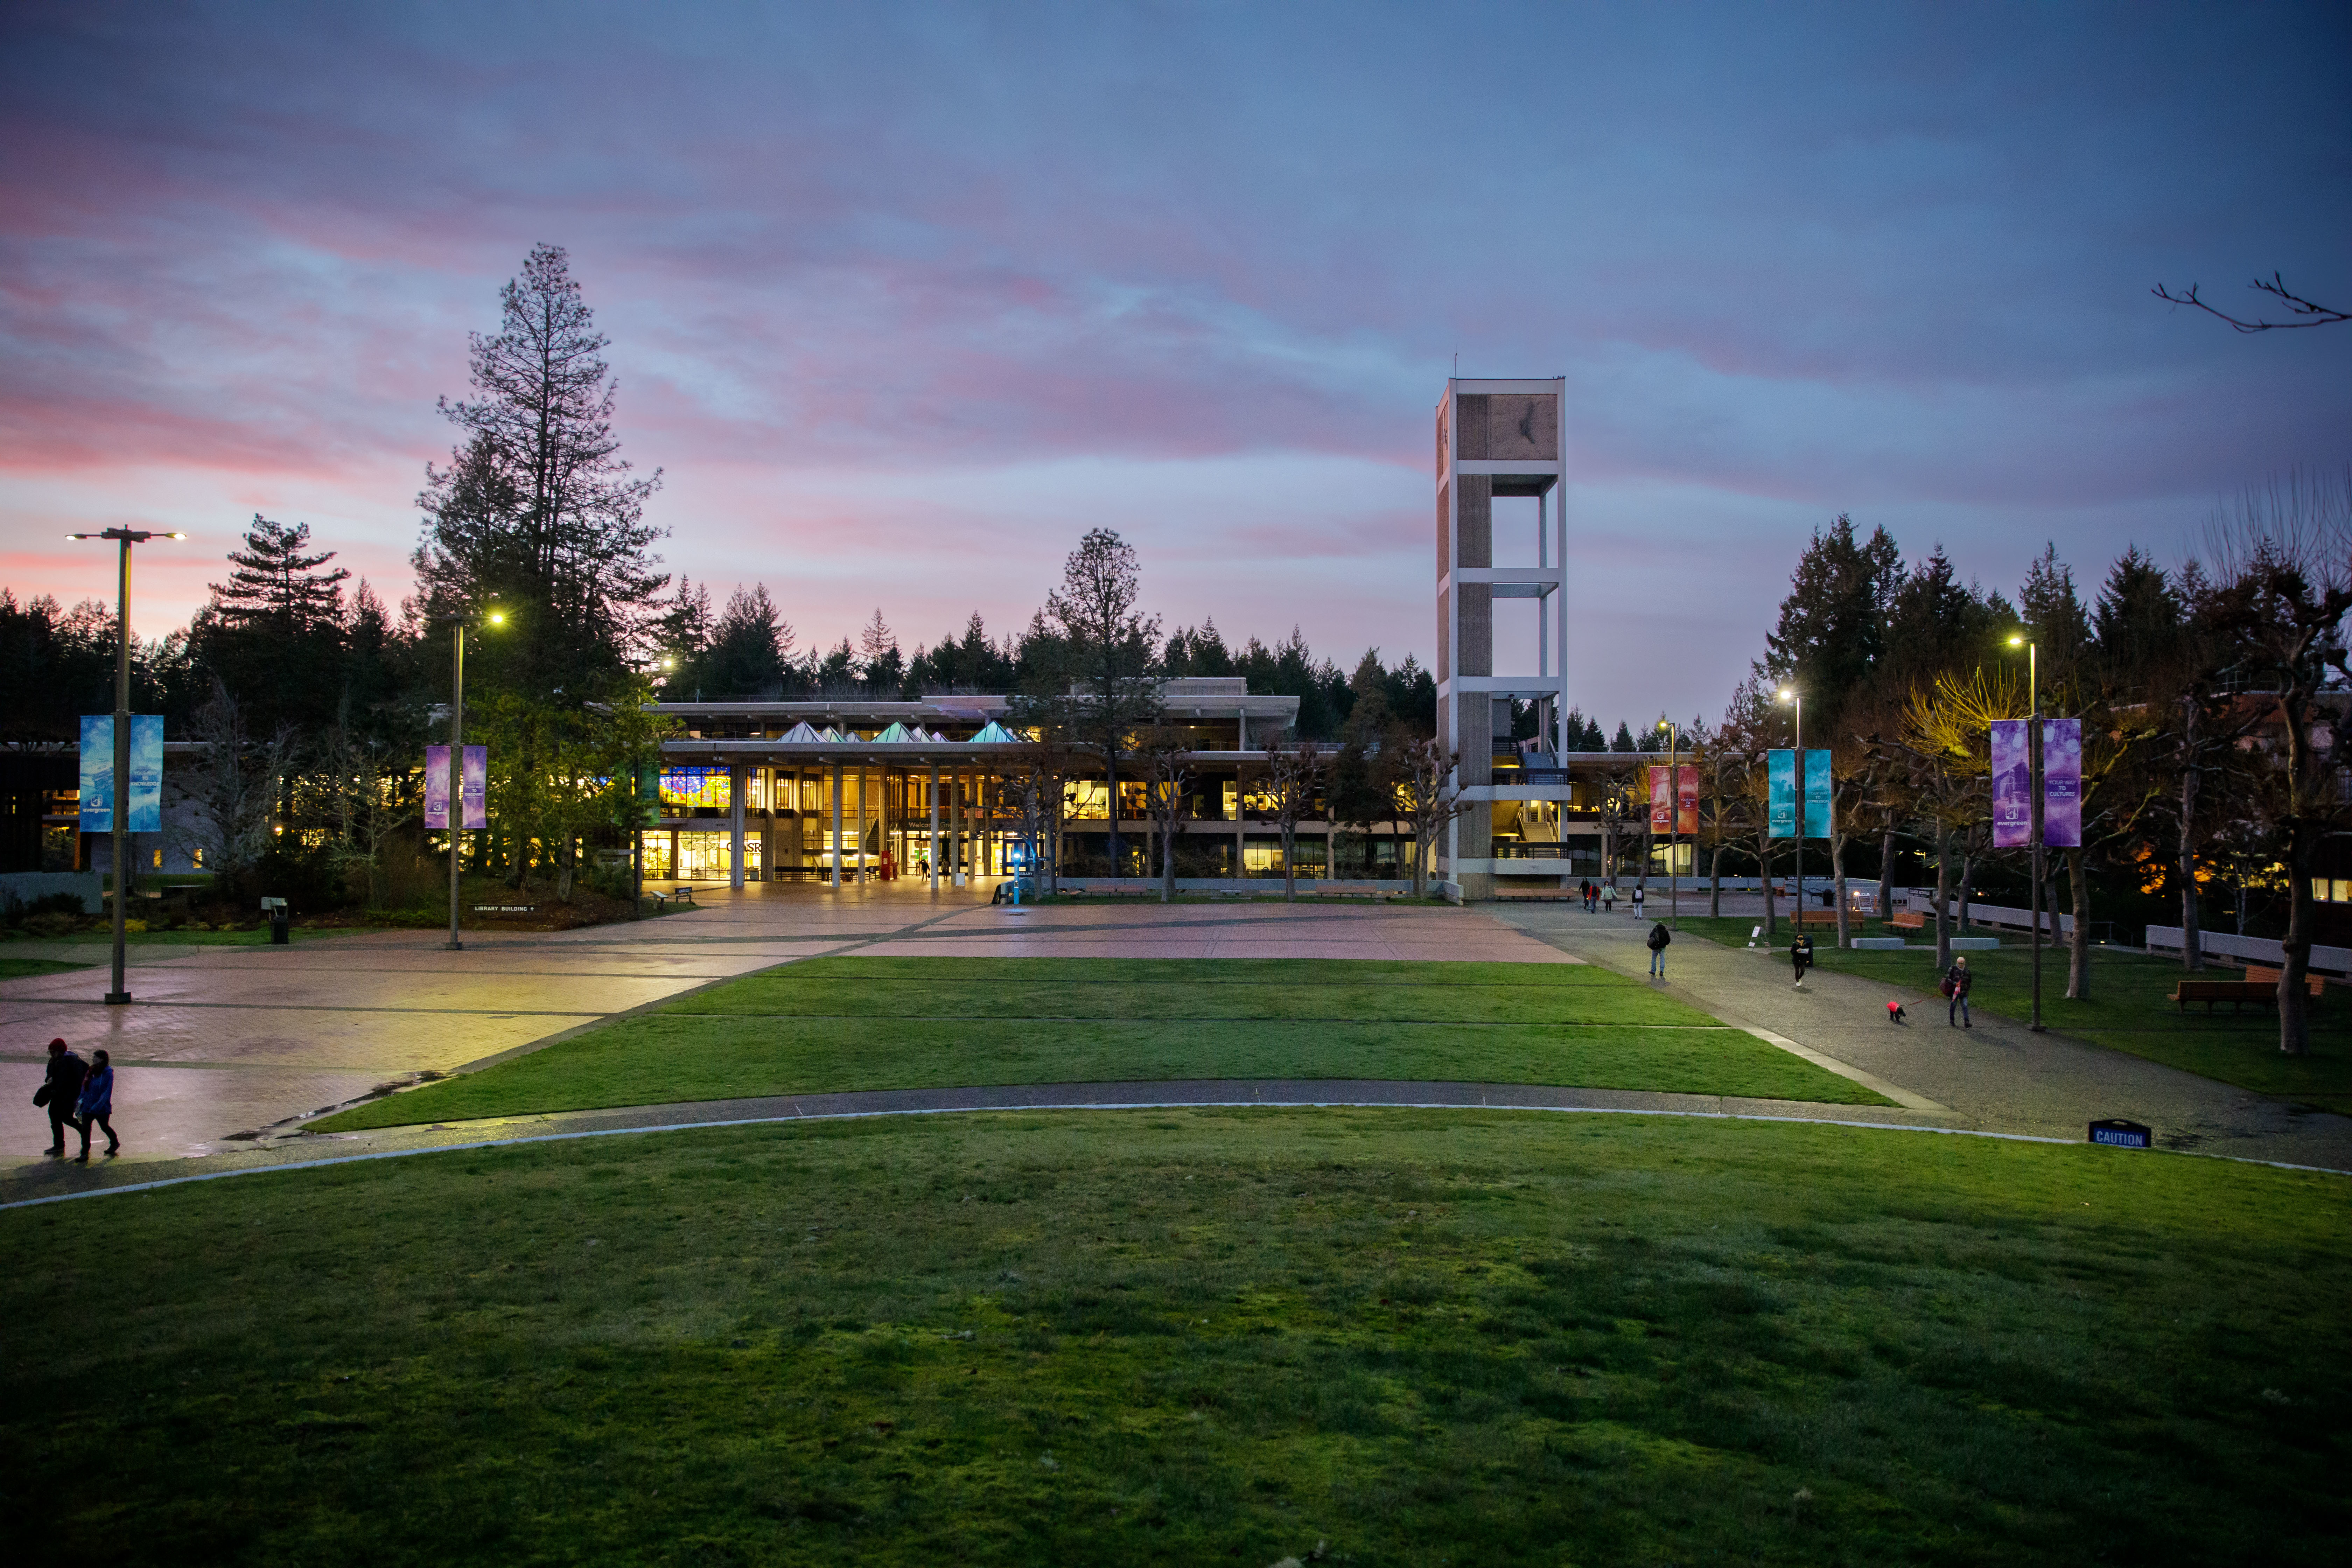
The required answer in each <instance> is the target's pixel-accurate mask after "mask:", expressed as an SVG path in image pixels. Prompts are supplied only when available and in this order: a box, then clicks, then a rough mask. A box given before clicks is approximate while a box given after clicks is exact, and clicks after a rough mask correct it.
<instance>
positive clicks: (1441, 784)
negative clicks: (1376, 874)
mask: <svg viewBox="0 0 2352 1568" xmlns="http://www.w3.org/2000/svg"><path fill="white" fill-rule="evenodd" d="M1459 761H1460V759H1459V758H1458V757H1457V756H1456V755H1455V754H1454V752H1449V751H1447V750H1445V749H1444V747H1443V746H1441V745H1439V744H1438V743H1437V742H1435V741H1433V740H1432V741H1414V742H1411V743H1410V744H1409V745H1407V746H1406V747H1405V748H1404V751H1403V753H1402V757H1401V758H1400V763H1399V766H1398V769H1397V777H1396V795H1397V807H1398V810H1399V813H1400V814H1401V815H1402V817H1403V819H1404V821H1405V822H1407V823H1408V824H1410V825H1411V826H1412V892H1413V897H1415V898H1426V897H1427V896H1428V893H1429V857H1430V854H1431V852H1432V851H1433V850H1434V849H1435V848H1436V847H1437V837H1438V835H1439V834H1441V833H1444V831H1445V829H1446V826H1447V825H1448V824H1450V823H1452V822H1453V821H1454V818H1456V817H1460V816H1468V815H1469V814H1470V813H1471V812H1473V811H1476V810H1479V809H1482V808H1483V807H1484V806H1485V805H1486V803H1485V802H1484V801H1475V800H1465V799H1463V798H1462V786H1461V784H1459V783H1458V782H1457V781H1458V778H1459V774H1458V773H1457V772H1456V768H1457V764H1458V763H1459Z"/></svg>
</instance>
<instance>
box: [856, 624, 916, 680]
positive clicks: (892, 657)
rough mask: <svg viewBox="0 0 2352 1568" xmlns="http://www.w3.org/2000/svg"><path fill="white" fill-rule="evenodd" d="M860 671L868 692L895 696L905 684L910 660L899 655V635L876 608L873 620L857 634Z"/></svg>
mask: <svg viewBox="0 0 2352 1568" xmlns="http://www.w3.org/2000/svg"><path fill="white" fill-rule="evenodd" d="M857 668H858V673H859V674H860V675H861V676H863V677H864V678H865V681H866V689H868V690H869V691H872V692H873V693H875V694H876V695H877V696H880V697H896V696H897V695H898V689H899V688H900V687H901V686H902V685H904V684H905V682H906V677H907V661H906V659H905V658H904V657H902V656H901V655H900V654H899V652H898V634H897V633H896V632H893V631H892V630H891V629H890V627H889V624H888V623H887V622H886V621H884V620H883V618H882V607H881V606H880V605H876V606H875V607H874V618H873V619H872V620H870V621H868V622H867V623H866V629H865V630H864V631H862V632H860V633H858V635H857Z"/></svg>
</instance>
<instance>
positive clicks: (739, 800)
mask: <svg viewBox="0 0 2352 1568" xmlns="http://www.w3.org/2000/svg"><path fill="white" fill-rule="evenodd" d="M747 772H749V770H748V769H746V768H745V767H744V766H743V764H742V763H735V764H733V765H732V766H730V768H729V769H728V770H727V805H728V810H727V834H728V841H729V844H730V847H731V849H732V854H731V855H730V857H729V862H728V871H727V885H728V886H729V887H730V888H732V889H735V890H736V891H737V892H739V893H740V892H741V891H742V890H743V784H744V775H745V773H747Z"/></svg>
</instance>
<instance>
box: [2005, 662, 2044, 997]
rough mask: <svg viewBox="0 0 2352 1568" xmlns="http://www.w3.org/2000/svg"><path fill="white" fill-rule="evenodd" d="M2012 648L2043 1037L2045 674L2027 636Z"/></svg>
mask: <svg viewBox="0 0 2352 1568" xmlns="http://www.w3.org/2000/svg"><path fill="white" fill-rule="evenodd" d="M2009 646H2010V647H2022V648H2024V649H2025V709H2026V712H2027V714H2028V718H2027V719H2026V722H2025V756H2026V761H2027V764H2028V767H2029V769H2030V774H2029V776H2030V778H2031V780H2032V782H2031V783H2030V784H2028V786H2027V787H2028V788H2030V789H2031V790H2032V792H2033V805H2032V814H2033V815H2032V821H2033V842H2032V856H2033V898H2032V922H2033V935H2032V939H2031V940H2032V943H2033V1019H2032V1022H2031V1023H2029V1024H2028V1025H2026V1027H2027V1028H2028V1029H2030V1030H2032V1032H2033V1033H2034V1034H2037V1035H2038V1034H2040V1033H2042V671H2041V654H2042V650H2041V648H2040V647H2038V646H2037V645H2036V644H2035V643H2034V642H2033V640H2032V638H2030V637H2026V636H2025V635H2024V634H2023V633H2018V634H2016V635H2015V636H2012V637H2011V638H2010V639H2009Z"/></svg>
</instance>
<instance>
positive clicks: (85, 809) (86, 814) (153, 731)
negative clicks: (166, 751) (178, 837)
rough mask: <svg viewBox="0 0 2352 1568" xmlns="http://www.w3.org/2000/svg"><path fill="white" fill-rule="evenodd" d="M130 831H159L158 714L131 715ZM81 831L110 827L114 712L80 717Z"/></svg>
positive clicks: (104, 830) (160, 720)
mask: <svg viewBox="0 0 2352 1568" xmlns="http://www.w3.org/2000/svg"><path fill="white" fill-rule="evenodd" d="M130 795H131V832H133V833H161V832H163V715H162V714H160V713H133V714H132V715H131V791H130ZM80 828H81V831H82V832H84V833H111V832H113V831H114V715H113V714H111V713H85V714H83V715H82V721H81V823H80Z"/></svg>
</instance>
